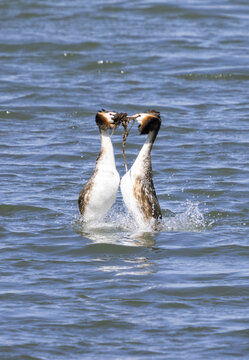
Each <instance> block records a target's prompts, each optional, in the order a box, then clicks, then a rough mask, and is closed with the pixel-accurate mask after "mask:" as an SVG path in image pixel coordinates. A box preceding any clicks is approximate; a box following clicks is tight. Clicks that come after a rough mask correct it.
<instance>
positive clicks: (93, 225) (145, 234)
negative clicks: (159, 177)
mask: <svg viewBox="0 0 249 360" xmlns="http://www.w3.org/2000/svg"><path fill="white" fill-rule="evenodd" d="M186 205H187V207H186V210H185V211H184V212H183V213H179V214H174V213H172V212H170V215H171V216H164V217H163V220H162V222H161V223H160V226H159V228H158V229H157V230H156V231H155V230H153V228H152V227H151V226H150V225H148V226H146V228H144V227H143V228H141V227H139V226H138V225H137V224H136V222H135V221H134V219H133V217H132V216H131V215H130V214H128V213H127V212H126V211H125V209H124V208H123V207H118V206H117V205H116V206H114V207H113V208H112V209H111V210H110V211H109V213H108V215H107V216H106V217H105V218H104V219H103V220H102V221H96V222H95V221H92V222H88V223H87V222H85V221H84V219H83V217H82V216H77V217H76V219H75V220H74V221H73V223H72V226H73V228H74V230H75V231H76V232H78V233H80V234H82V235H83V236H84V237H86V238H88V239H90V240H92V241H94V242H100V243H103V242H108V243H115V244H122V245H128V246H138V245H140V246H141V245H142V246H153V245H154V244H155V235H156V234H157V233H158V232H162V231H165V232H171V231H173V232H178V231H179V232H193V231H194V232H196V231H203V230H205V229H206V228H207V223H206V221H205V218H204V215H203V214H202V212H201V211H200V209H199V207H198V203H191V202H188V203H187V204H186ZM164 213H166V215H167V211H164Z"/></svg>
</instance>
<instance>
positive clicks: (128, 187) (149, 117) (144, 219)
mask: <svg viewBox="0 0 249 360" xmlns="http://www.w3.org/2000/svg"><path fill="white" fill-rule="evenodd" d="M133 118H136V120H137V121H138V123H139V130H140V133H141V134H148V137H147V139H146V141H145V143H144V145H143V146H142V149H141V150H140V152H139V154H138V156H137V158H136V160H135V162H134V164H133V165H132V167H131V169H130V170H129V171H128V172H127V173H126V174H125V175H124V176H123V178H122V180H121V185H120V186H121V192H122V196H123V200H124V203H125V205H126V207H127V209H128V211H129V212H130V213H131V214H132V216H133V217H134V219H135V221H136V223H137V224H138V225H139V226H146V225H152V226H155V225H156V223H157V222H158V221H159V220H160V219H161V217H162V215H161V209H160V205H159V202H158V199H157V196H156V191H155V187H154V183H153V172H152V164H151V155H150V154H151V149H152V146H153V143H154V141H155V139H156V136H157V133H158V131H159V129H160V125H161V118H160V114H159V113H158V112H155V111H151V112H148V113H141V114H136V115H133Z"/></svg>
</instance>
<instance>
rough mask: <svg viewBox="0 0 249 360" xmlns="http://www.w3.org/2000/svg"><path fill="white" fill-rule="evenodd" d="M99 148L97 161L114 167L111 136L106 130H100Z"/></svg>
mask: <svg viewBox="0 0 249 360" xmlns="http://www.w3.org/2000/svg"><path fill="white" fill-rule="evenodd" d="M100 140H101V150H100V153H99V156H98V159H97V161H98V163H101V164H104V165H105V166H107V165H109V166H112V167H115V166H116V165H115V158H114V151H113V146H112V141H111V137H110V135H109V133H108V130H100Z"/></svg>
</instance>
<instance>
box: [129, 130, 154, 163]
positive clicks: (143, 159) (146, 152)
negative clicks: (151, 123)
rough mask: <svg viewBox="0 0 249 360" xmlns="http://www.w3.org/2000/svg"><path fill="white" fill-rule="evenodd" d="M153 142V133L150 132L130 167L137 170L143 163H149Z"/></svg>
mask: <svg viewBox="0 0 249 360" xmlns="http://www.w3.org/2000/svg"><path fill="white" fill-rule="evenodd" d="M154 140H155V138H154V132H153V131H151V132H149V134H148V136H147V139H146V141H145V143H144V145H143V146H142V148H141V150H140V152H139V154H138V156H137V158H136V160H135V162H134V164H133V165H132V167H136V168H139V167H141V166H142V167H143V166H144V164H145V163H147V162H148V161H149V162H150V153H151V149H152V145H153V142H154Z"/></svg>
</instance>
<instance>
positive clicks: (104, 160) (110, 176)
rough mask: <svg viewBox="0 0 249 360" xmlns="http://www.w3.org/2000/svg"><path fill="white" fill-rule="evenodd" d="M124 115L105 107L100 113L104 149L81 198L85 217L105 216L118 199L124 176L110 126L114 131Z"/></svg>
mask: <svg viewBox="0 0 249 360" xmlns="http://www.w3.org/2000/svg"><path fill="white" fill-rule="evenodd" d="M120 116H122V114H119V113H117V112H115V111H106V110H104V109H102V110H101V111H99V112H98V113H97V114H96V118H95V120H96V124H97V125H98V127H99V132H100V140H101V150H100V153H99V155H98V157H97V160H96V165H95V169H94V171H93V174H92V176H91V178H90V179H89V180H88V182H87V183H86V184H85V185H84V187H83V189H82V190H81V192H80V195H79V199H78V204H79V210H80V213H81V214H82V215H83V218H84V220H85V221H93V220H101V219H102V218H103V217H104V216H105V215H106V213H107V212H108V210H109V209H110V208H111V206H112V205H113V203H114V201H115V199H116V195H117V191H118V187H119V182H120V177H119V173H118V172H117V169H116V164H115V157H114V151H113V146H112V141H111V134H110V129H112V130H113V131H114V130H115V129H116V128H117V127H118V125H119V124H120ZM113 131H112V132H113Z"/></svg>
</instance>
